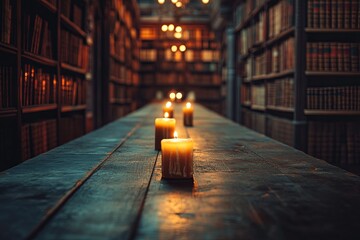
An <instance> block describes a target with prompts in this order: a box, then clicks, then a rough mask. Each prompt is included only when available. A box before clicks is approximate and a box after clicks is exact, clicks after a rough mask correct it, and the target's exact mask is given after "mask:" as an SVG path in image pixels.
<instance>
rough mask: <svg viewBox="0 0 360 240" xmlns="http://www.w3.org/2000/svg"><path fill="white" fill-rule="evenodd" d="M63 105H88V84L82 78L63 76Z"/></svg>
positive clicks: (61, 100)
mask: <svg viewBox="0 0 360 240" xmlns="http://www.w3.org/2000/svg"><path fill="white" fill-rule="evenodd" d="M60 97H61V99H60V102H61V103H62V105H72V106H74V105H82V104H85V103H86V84H85V81H84V80H83V79H81V78H78V77H74V76H64V75H63V76H61V96H60Z"/></svg>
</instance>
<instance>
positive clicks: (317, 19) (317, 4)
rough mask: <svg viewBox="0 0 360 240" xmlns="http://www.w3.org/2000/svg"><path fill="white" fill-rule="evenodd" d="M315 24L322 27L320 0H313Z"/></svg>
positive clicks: (315, 26) (316, 26)
mask: <svg viewBox="0 0 360 240" xmlns="http://www.w3.org/2000/svg"><path fill="white" fill-rule="evenodd" d="M313 26H314V28H319V27H320V0H313Z"/></svg>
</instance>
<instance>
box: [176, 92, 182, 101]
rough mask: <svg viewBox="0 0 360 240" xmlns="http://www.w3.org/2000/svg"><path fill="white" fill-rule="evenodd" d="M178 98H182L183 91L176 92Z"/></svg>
mask: <svg viewBox="0 0 360 240" xmlns="http://www.w3.org/2000/svg"><path fill="white" fill-rule="evenodd" d="M176 98H177V99H179V100H180V99H182V93H181V92H178V93H177V94H176Z"/></svg>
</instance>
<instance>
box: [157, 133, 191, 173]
mask: <svg viewBox="0 0 360 240" xmlns="http://www.w3.org/2000/svg"><path fill="white" fill-rule="evenodd" d="M174 137H175V138H173V139H163V140H162V141H161V171H162V177H163V178H168V179H192V178H193V174H194V171H193V148H194V144H193V140H192V139H191V138H177V132H176V131H175V132H174Z"/></svg>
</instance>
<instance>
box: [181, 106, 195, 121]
mask: <svg viewBox="0 0 360 240" xmlns="http://www.w3.org/2000/svg"><path fill="white" fill-rule="evenodd" d="M193 113H194V108H193V106H192V105H191V103H189V102H188V103H186V106H185V107H184V108H183V115H184V126H193Z"/></svg>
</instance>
